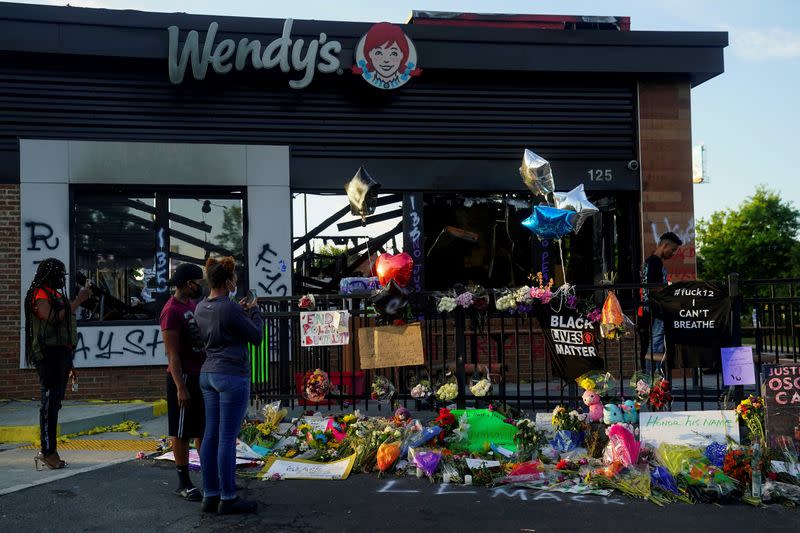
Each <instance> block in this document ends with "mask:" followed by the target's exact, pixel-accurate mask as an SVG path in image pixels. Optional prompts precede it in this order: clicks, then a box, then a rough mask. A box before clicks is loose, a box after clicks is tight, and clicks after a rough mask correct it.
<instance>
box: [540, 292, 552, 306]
mask: <svg viewBox="0 0 800 533" xmlns="http://www.w3.org/2000/svg"><path fill="white" fill-rule="evenodd" d="M552 299H553V293H552V292H550V290H549V289H548V290H545V291H543V292H542V303H543V304H546V303H550V300H552Z"/></svg>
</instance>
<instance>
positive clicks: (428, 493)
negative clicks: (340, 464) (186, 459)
mask: <svg viewBox="0 0 800 533" xmlns="http://www.w3.org/2000/svg"><path fill="white" fill-rule="evenodd" d="M163 463H164V462H162V461H152V460H139V461H128V462H125V463H120V464H116V465H112V466H109V467H107V468H104V469H102V470H94V471H89V472H85V473H81V474H79V475H75V476H72V477H69V478H66V479H59V480H56V481H53V482H52V483H48V484H46V485H38V486H34V487H31V488H27V489H25V490H21V491H17V492H14V493H12V494H7V495H4V496H0V523H2V524H3V527H4V528H5V530H6V531H26V532H39V531H42V532H45V531H46V532H50V531H114V532H115V533H116V532H127V531H136V532H141V531H169V532H171V533H173V532H174V533H179V532H183V531H211V532H215V531H220V532H222V531H237V532H240V531H242V532H247V531H253V532H256V531H258V532H262V531H270V532H304V531H309V532H311V531H313V532H326V531H344V532H349V531H370V532H382V531H387V532H388V531H392V532H393V531H443V532H445V531H446V532H449V531H457V532H471V531H498V532H506V531H508V532H522V531H525V532H536V531H539V532H543V531H548V532H550V531H579V530H582V531H603V532H617V531H619V532H627V531H631V532H634V531H635V532H639V531H643V530H646V531H648V533H656V532H662V531H664V532H670V533H674V532H675V531H702V532H703V533H714V532H717V531H719V532H725V533H732V532H736V531H759V532H760V533H761V532H765V533H771V532H783V531H787V532H789V531H791V532H795V531H797V530H798V528H799V527H800V510H797V509H789V508H785V507H782V506H770V507H763V508H755V507H749V506H745V505H729V506H715V505H708V504H697V505H683V504H673V505H668V506H665V507H657V506H655V505H653V504H651V503H648V502H644V501H639V500H631V499H628V498H625V497H622V496H617V495H611V496H607V497H601V496H583V495H569V494H561V493H555V492H540V491H536V490H532V489H522V488H515V487H499V488H493V489H488V488H483V487H473V486H461V485H441V484H432V483H430V482H428V481H426V480H420V479H417V478H415V477H414V478H396V477H393V476H388V477H384V478H382V479H380V478H378V477H377V476H376V475H374V474H352V475H351V476H350V477H349V478H348V479H347V480H344V481H277V482H271V481H262V480H259V479H255V478H244V477H240V478H239V479H238V480H237V483H238V485H239V486H240V487H241V488H242V490H241V491H240V496H241V497H244V498H248V499H253V500H256V501H257V502H258V505H259V510H258V513H257V514H254V515H244V516H218V515H201V513H200V509H199V504H198V503H190V502H185V501H182V500H180V499H178V498H176V497H175V496H174V495H173V494H172V490H173V488H174V485H175V481H176V480H175V471H174V469H173V468H172V467H171V465H169V464H163ZM192 477H193V479H194V481H195V484H198V485H199V484H200V476H199V474H198V473H192Z"/></svg>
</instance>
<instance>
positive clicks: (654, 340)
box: [645, 318, 666, 372]
mask: <svg viewBox="0 0 800 533" xmlns="http://www.w3.org/2000/svg"><path fill="white" fill-rule="evenodd" d="M651 334H652V337H651V338H650V342H649V343H648V345H647V352H648V353H652V354H663V353H664V350H665V349H666V347H665V345H664V321H663V320H661V319H658V318H654V319H653V328H652V330H651ZM646 363H647V364H646V367H645V368H646V370H647V372H652V371H653V367H654V366H658V363H659V362H658V361H653V362H652V363H651V362H650V358H649V357H648V358H647V360H646Z"/></svg>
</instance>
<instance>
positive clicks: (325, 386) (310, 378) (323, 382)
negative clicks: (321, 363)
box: [303, 368, 331, 403]
mask: <svg viewBox="0 0 800 533" xmlns="http://www.w3.org/2000/svg"><path fill="white" fill-rule="evenodd" d="M330 388H331V381H330V379H328V374H327V373H326V372H325V371H324V370H320V369H319V368H317V369H316V370H314V371H313V372H306V375H305V378H304V379H303V397H304V398H305V399H306V400H308V401H310V402H314V403H318V402H321V401H322V400H324V399H325V396H327V395H328V392H329V391H330Z"/></svg>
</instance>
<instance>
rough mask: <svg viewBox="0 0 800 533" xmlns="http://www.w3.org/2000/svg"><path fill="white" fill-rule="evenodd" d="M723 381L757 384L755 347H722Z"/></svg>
mask: <svg viewBox="0 0 800 533" xmlns="http://www.w3.org/2000/svg"><path fill="white" fill-rule="evenodd" d="M722 383H723V384H725V385H728V386H730V385H755V384H756V372H755V368H754V366H753V347H752V346H738V347H736V348H722Z"/></svg>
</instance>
